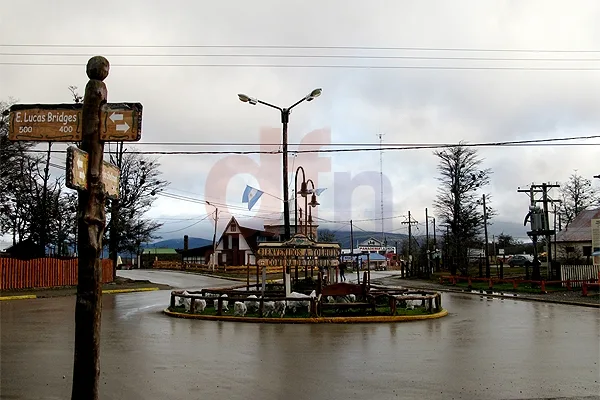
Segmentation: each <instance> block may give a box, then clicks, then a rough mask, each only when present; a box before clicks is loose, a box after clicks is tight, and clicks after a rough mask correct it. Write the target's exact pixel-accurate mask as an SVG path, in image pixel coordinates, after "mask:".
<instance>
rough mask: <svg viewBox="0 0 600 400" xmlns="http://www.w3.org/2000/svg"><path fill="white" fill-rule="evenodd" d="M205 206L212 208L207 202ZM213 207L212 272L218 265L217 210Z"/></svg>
mask: <svg viewBox="0 0 600 400" xmlns="http://www.w3.org/2000/svg"><path fill="white" fill-rule="evenodd" d="M206 204H208V205H209V206H213V205H212V204H210V202H208V201H207V202H206ZM213 207H215V231H214V233H213V256H212V263H211V268H212V270H213V272H214V270H215V264H217V263H218V259H217V221H218V220H219V208H218V207H216V206H213Z"/></svg>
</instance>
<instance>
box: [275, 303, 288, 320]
mask: <svg viewBox="0 0 600 400" xmlns="http://www.w3.org/2000/svg"><path fill="white" fill-rule="evenodd" d="M285 307H286V305H285V301H282V300H280V301H276V302H275V310H274V312H275V314H277V315H279V317H281V318H283V316H284V315H285Z"/></svg>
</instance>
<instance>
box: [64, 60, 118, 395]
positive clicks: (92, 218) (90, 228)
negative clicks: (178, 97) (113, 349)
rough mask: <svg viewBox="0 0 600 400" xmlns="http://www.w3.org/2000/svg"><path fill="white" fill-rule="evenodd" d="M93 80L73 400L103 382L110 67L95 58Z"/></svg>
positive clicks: (85, 129) (90, 68)
mask: <svg viewBox="0 0 600 400" xmlns="http://www.w3.org/2000/svg"><path fill="white" fill-rule="evenodd" d="M86 70H87V75H88V77H89V78H90V80H89V82H88V83H87V85H86V87H85V96H84V99H83V109H82V125H81V128H82V141H81V149H82V150H83V151H85V152H87V153H88V157H89V158H88V166H87V168H88V169H87V179H88V190H87V191H79V206H78V211H77V217H78V221H79V237H78V242H79V246H78V250H79V254H78V257H79V267H78V279H77V280H78V282H77V300H76V303H75V356H74V363H73V389H72V393H71V399H72V400H84V399H85V400H88V399H89V400H97V399H98V380H99V377H100V317H101V313H102V267H101V264H100V253H101V252H102V237H103V236H104V225H105V223H106V215H105V209H104V203H105V193H104V183H103V182H102V159H103V154H104V142H102V141H101V140H100V125H101V121H100V116H101V114H102V113H101V110H102V105H103V104H104V103H106V97H107V89H106V85H105V84H104V82H102V81H103V80H104V79H105V78H106V77H107V76H108V70H109V63H108V60H107V59H106V58H104V57H100V56H96V57H92V58H91V59H90V60H89V61H88V63H87V69H86Z"/></svg>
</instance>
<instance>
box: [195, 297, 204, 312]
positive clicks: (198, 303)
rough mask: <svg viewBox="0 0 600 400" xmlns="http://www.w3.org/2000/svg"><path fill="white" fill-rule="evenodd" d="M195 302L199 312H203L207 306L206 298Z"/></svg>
mask: <svg viewBox="0 0 600 400" xmlns="http://www.w3.org/2000/svg"><path fill="white" fill-rule="evenodd" d="M194 304H195V308H196V311H197V312H202V311H204V309H205V308H206V300H196V301H195V302H194Z"/></svg>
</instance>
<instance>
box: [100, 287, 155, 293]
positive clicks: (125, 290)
mask: <svg viewBox="0 0 600 400" xmlns="http://www.w3.org/2000/svg"><path fill="white" fill-rule="evenodd" d="M155 290H160V289H159V288H157V287H149V288H136V289H107V290H103V291H102V294H118V293H135V292H153V291H155Z"/></svg>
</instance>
